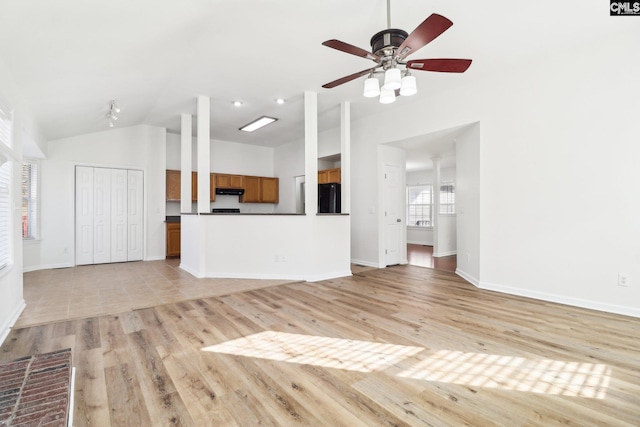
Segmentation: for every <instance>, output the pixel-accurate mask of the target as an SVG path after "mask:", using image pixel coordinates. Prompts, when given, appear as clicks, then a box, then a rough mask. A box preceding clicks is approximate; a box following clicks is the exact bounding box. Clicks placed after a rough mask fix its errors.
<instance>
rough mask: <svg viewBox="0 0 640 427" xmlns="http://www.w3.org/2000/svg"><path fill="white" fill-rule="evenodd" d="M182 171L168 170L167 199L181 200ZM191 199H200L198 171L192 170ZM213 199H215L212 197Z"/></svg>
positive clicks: (171, 200)
mask: <svg viewBox="0 0 640 427" xmlns="http://www.w3.org/2000/svg"><path fill="white" fill-rule="evenodd" d="M180 182H181V178H180V171H176V170H167V187H166V192H167V201H168V202H179V201H180ZM191 200H192V201H196V200H198V173H197V172H191ZM212 200H213V199H212Z"/></svg>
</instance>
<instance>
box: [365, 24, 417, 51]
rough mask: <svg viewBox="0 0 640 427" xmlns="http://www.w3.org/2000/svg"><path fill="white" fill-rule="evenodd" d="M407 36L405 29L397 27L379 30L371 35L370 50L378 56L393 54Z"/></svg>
mask: <svg viewBox="0 0 640 427" xmlns="http://www.w3.org/2000/svg"><path fill="white" fill-rule="evenodd" d="M408 36H409V34H408V33H407V32H406V31H404V30H399V29H397V28H389V29H387V30H382V31H379V32H377V33H375V34H374V35H373V37H371V52H373V53H374V54H376V55H378V56H380V57H385V56H389V55H393V54H394V52H395V50H396V49H398V48H399V47H400V45H401V44H402V43H404V41H405V39H406V38H407V37H408Z"/></svg>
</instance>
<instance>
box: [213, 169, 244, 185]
mask: <svg viewBox="0 0 640 427" xmlns="http://www.w3.org/2000/svg"><path fill="white" fill-rule="evenodd" d="M215 175H216V177H215V183H216V186H217V187H218V188H244V176H243V175H230V174H223V173H217V174H215Z"/></svg>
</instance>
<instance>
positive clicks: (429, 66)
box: [407, 58, 471, 73]
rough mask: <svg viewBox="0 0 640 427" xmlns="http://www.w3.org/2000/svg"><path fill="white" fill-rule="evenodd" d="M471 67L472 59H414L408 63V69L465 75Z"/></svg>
mask: <svg viewBox="0 0 640 427" xmlns="http://www.w3.org/2000/svg"><path fill="white" fill-rule="evenodd" d="M470 65H471V60H470V59H445V58H441V59H414V60H412V61H408V62H407V68H411V69H412V70H422V71H439V72H441V73H464V72H465V71H467V68H469V66H470Z"/></svg>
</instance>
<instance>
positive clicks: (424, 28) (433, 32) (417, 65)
mask: <svg viewBox="0 0 640 427" xmlns="http://www.w3.org/2000/svg"><path fill="white" fill-rule="evenodd" d="M390 15H391V14H390V0H387V29H386V30H382V31H379V32H377V33H376V34H374V35H373V37H371V42H370V44H371V52H368V51H366V50H364V49H361V48H359V47H357V46H353V45H351V44H349V43H345V42H342V41H340V40H336V39H332V40H327V41H326V42H324V43H322V44H323V45H324V46H328V47H330V48H333V49H337V50H340V51H342V52H346V53H349V54H351V55H356V56H360V57H362V58H365V59H370V60H372V61H373V62H375V63H376V66H374V67H373V68H368V69H366V70H362V71H359V72H357V73H354V74H351V75H348V76H345V77H342V78H339V79H337V80H334V81H332V82H329V83H327V84H324V85H322V87H324V88H327V89H331V88H334V87H336V86H339V85H341V84H343V83H347V82H350V81H351V80H354V79H357V78H358V77H362V76H365V75H369V77H368V78H367V79H366V80H365V86H364V96H365V97H376V96H378V95H379V96H380V102H381V103H383V104H387V103H391V102H393V101H395V98H396V96H397V95H401V96H410V95H414V94H415V93H417V86H416V80H415V77H414V76H412V75H411V73H410V71H409V70H420V71H437V72H443V73H464V72H465V71H466V70H467V68H469V66H470V65H471V60H470V59H449V58H439V59H414V60H410V61H406V60H405V59H406V58H407V56H409V55H411V54H412V53H414V52H415V51H417V50H418V49H420V48H422V47H423V46H425V45H427V44H428V43H430V42H431V41H433V40H434V39H435V38H437V37H438V36H440V34H442V33H444V32H445V31H446V30H447V29H449V27H451V26H452V25H453V22H451V21H450V20H449V19H447V18H445V17H444V16H442V15H438V14H436V13H434V14H432V15H430V16H429V17H428V18H427V19H425V20H424V21H423V22H422V23H421V24H420V25H418V26H417V27H416V29H415V30H413V31H412V32H411V34H409V33H407V32H406V31H403V30H399V29H395V28H391V17H390ZM402 67H404V70H402ZM375 74H384V83H383V85H382V87H380V85H379V82H378V79H377V78H376V77H375V76H374V75H375Z"/></svg>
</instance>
